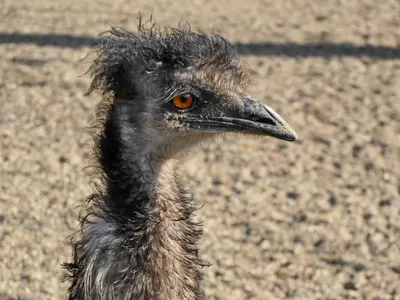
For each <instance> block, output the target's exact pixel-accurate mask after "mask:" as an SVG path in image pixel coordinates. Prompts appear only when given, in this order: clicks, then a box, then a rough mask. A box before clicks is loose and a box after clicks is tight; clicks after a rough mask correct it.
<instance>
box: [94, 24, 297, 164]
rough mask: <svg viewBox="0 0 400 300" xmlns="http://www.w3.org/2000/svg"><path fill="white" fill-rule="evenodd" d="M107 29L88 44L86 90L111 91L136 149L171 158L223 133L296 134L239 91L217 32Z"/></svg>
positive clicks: (241, 77)
mask: <svg viewBox="0 0 400 300" xmlns="http://www.w3.org/2000/svg"><path fill="white" fill-rule="evenodd" d="M108 33H109V34H108V35H107V36H103V37H102V38H101V40H100V42H99V43H98V44H97V46H95V47H96V49H97V55H98V56H97V58H96V59H95V61H94V63H93V65H92V67H91V69H90V70H91V72H92V75H93V76H94V80H93V83H92V86H91V90H93V89H99V90H101V91H102V92H103V93H105V94H107V95H110V96H111V98H112V101H113V102H112V106H111V107H112V110H113V111H114V112H113V114H116V115H118V116H119V121H118V122H117V123H118V124H117V125H118V126H117V127H120V128H121V129H120V131H121V133H125V134H126V138H127V139H129V138H134V139H135V143H136V146H134V145H133V144H132V147H136V150H140V151H144V152H146V153H151V154H152V155H156V156H158V157H171V156H174V155H175V154H176V153H181V152H182V151H183V150H185V149H187V148H188V147H190V146H192V145H194V144H196V143H197V142H199V141H202V140H204V139H206V138H208V137H213V136H215V135H218V134H219V133H227V132H228V133H229V132H235V133H245V134H255V135H267V136H272V137H275V138H279V139H283V140H287V141H294V140H295V139H296V133H295V132H294V131H293V130H292V129H291V128H290V126H289V125H288V124H287V123H286V122H285V121H284V120H283V119H282V118H281V117H280V116H279V115H278V114H277V113H276V112H274V111H273V110H272V109H271V108H270V107H268V106H267V105H265V104H264V103H262V102H260V101H257V100H254V99H253V98H252V97H251V96H249V95H248V94H246V92H245V88H246V85H247V81H248V80H247V74H246V72H245V69H244V67H243V64H242V63H241V62H240V61H239V60H238V58H237V55H236V53H235V51H234V49H233V48H232V46H231V44H230V43H229V42H228V41H227V40H225V39H224V38H222V37H221V36H219V35H216V34H204V33H196V32H192V31H190V30H187V29H181V30H178V29H167V30H166V31H164V32H161V31H159V30H158V29H157V28H156V27H152V28H151V29H144V28H143V27H139V32H138V33H130V32H127V31H125V30H123V29H116V28H112V30H111V31H109V32H108ZM130 134H131V136H130ZM129 136H130V137H129ZM138 145H140V146H138ZM138 147H139V148H140V149H138ZM136 150H135V151H136Z"/></svg>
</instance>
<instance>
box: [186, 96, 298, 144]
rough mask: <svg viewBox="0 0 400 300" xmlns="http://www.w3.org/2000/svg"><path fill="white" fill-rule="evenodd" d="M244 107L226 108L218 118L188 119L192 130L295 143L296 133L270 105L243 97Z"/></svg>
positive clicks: (194, 117) (195, 116) (189, 117)
mask: <svg viewBox="0 0 400 300" xmlns="http://www.w3.org/2000/svg"><path fill="white" fill-rule="evenodd" d="M241 100H242V101H243V106H242V107H240V108H235V109H232V108H226V107H224V108H223V109H222V110H220V111H219V113H218V114H217V116H215V115H214V116H213V115H212V114H211V115H209V116H207V117H201V118H199V117H198V116H197V115H196V114H194V115H191V116H188V117H186V121H187V122H188V124H189V125H190V126H191V128H193V129H195V130H200V131H206V132H240V133H247V134H257V135H268V136H272V137H275V138H278V139H281V140H286V141H295V140H296V139H297V135H296V132H295V131H294V130H293V129H292V128H291V127H290V126H289V124H288V123H286V122H285V121H284V120H283V119H282V117H281V116H279V115H278V114H277V113H276V112H275V111H274V110H273V109H272V108H271V107H269V106H268V105H266V104H264V103H262V102H260V101H257V100H254V99H252V98H250V97H248V96H243V97H242V99H241Z"/></svg>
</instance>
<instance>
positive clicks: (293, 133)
mask: <svg viewBox="0 0 400 300" xmlns="http://www.w3.org/2000/svg"><path fill="white" fill-rule="evenodd" d="M291 138H292V139H291V140H290V142H294V141H296V140H297V138H298V137H297V133H296V131H294V130H293V129H292V130H291Z"/></svg>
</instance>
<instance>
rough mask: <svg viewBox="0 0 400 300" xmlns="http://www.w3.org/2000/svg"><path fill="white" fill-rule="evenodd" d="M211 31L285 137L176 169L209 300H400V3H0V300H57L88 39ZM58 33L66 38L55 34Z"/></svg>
mask: <svg viewBox="0 0 400 300" xmlns="http://www.w3.org/2000/svg"><path fill="white" fill-rule="evenodd" d="M138 10H140V11H142V12H143V13H144V15H145V16H148V15H149V13H150V12H151V11H152V10H153V15H154V19H155V20H156V21H157V22H158V23H159V24H161V25H174V26H176V25H177V23H178V22H179V21H180V20H187V21H189V22H190V23H191V24H192V26H193V27H194V28H196V27H202V28H211V27H213V26H216V27H217V28H219V30H220V31H221V32H222V33H223V34H224V35H225V36H226V37H228V38H229V39H230V40H231V41H232V42H233V43H239V44H238V48H239V51H240V52H241V53H242V54H243V56H242V57H243V59H244V60H245V61H246V62H247V63H248V65H249V68H250V72H251V76H252V79H253V82H252V87H253V88H252V92H253V95H254V96H256V97H257V98H259V99H263V100H264V101H265V102H266V103H268V104H269V105H270V106H272V107H274V108H275V109H276V110H277V111H278V112H279V113H280V114H281V115H282V116H284V118H285V119H287V120H288V122H289V123H290V124H291V125H292V126H293V127H294V128H295V129H296V131H297V132H298V134H299V136H300V139H299V141H298V142H296V143H293V144H289V143H284V142H280V141H278V140H274V139H262V140H259V141H253V140H246V139H243V140H234V139H230V140H226V141H223V142H220V143H218V144H215V145H208V146H204V147H203V148H202V149H201V150H200V151H199V152H198V153H196V154H195V155H193V156H192V157H190V158H189V160H188V161H187V162H186V163H185V164H184V166H182V179H183V180H184V181H186V182H187V184H188V185H189V186H192V187H193V191H194V193H195V195H196V199H197V202H198V203H199V205H204V207H203V208H202V209H201V211H200V212H199V218H200V219H203V220H204V221H205V223H204V230H205V234H204V238H203V241H202V251H201V255H202V257H203V258H204V259H205V260H207V261H209V262H210V263H211V264H212V266H211V267H210V268H208V269H205V270H204V271H205V282H204V287H205V289H206V292H207V295H208V299H232V300H233V299H243V300H244V299H290V298H291V299H400V242H399V241H400V49H399V48H398V46H399V43H400V2H399V1H398V0H386V1H373V0H346V1H339V0H337V1H328V0H325V1H313V0H298V1H294V0H293V1H288V0H282V1H275V0H264V1H228V0H219V1H207V0H193V1H191V3H190V4H189V2H187V3H183V2H179V1H170V0H168V1H167V0H163V1H161V0H159V1H125V0H124V1H122V0H117V1H114V2H113V3H111V1H106V0H102V1H94V0H91V1H82V0H79V1H78V0H70V1H52V0H43V1H31V2H29V1H21V0H3V1H0V20H1V22H0V57H1V59H0V176H1V179H0V299H65V297H66V292H67V284H66V283H62V282H61V278H62V275H63V270H62V269H61V267H60V264H61V263H63V262H65V261H69V260H70V255H71V251H70V248H69V247H68V245H67V244H66V243H65V241H66V238H67V237H68V235H69V234H71V233H72V232H73V231H74V230H75V229H76V226H77V223H76V217H77V214H78V210H77V209H75V207H76V206H77V205H78V204H79V203H81V201H82V200H83V198H84V197H85V196H86V195H88V194H90V192H91V189H90V187H89V185H88V182H89V178H90V177H89V173H88V172H87V171H85V170H83V168H84V166H86V165H87V164H88V158H89V156H90V151H89V147H88V138H89V137H88V134H87V131H86V129H85V127H86V126H87V125H88V124H89V123H88V120H89V118H90V116H91V114H92V112H93V110H94V108H95V106H96V104H97V102H98V101H99V99H100V98H99V96H98V95H95V94H93V95H90V96H87V95H86V91H87V88H88V86H89V83H90V78H88V77H87V76H83V77H82V76H81V75H83V74H84V73H85V71H86V69H87V67H88V66H89V62H90V61H88V60H84V61H81V59H82V58H84V57H85V55H86V54H87V53H88V48H87V45H88V44H90V37H92V36H96V35H97V34H98V33H99V32H101V31H104V30H106V29H108V28H109V27H108V26H109V25H110V24H111V25H121V26H124V27H127V28H130V29H134V28H136V23H137V22H136V15H137V12H138ZM66 35H71V36H66Z"/></svg>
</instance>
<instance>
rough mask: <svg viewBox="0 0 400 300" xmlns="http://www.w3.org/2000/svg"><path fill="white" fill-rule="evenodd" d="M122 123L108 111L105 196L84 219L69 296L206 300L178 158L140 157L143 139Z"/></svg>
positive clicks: (198, 231)
mask: <svg viewBox="0 0 400 300" xmlns="http://www.w3.org/2000/svg"><path fill="white" fill-rule="evenodd" d="M121 118H122V119H121ZM124 120H126V119H124V114H121V113H118V114H114V115H113V111H111V112H110V115H109V119H108V121H107V122H106V124H105V131H104V134H103V135H102V137H101V139H100V144H99V146H100V163H101V165H102V168H103V171H104V175H105V176H104V177H105V182H106V187H105V195H101V196H100V195H97V198H96V197H95V200H96V201H95V204H94V206H93V207H92V209H93V213H92V214H90V215H89V216H88V218H87V219H85V220H84V221H83V224H82V241H81V243H80V244H79V243H77V244H76V247H75V252H76V253H75V262H74V263H75V265H74V266H73V267H71V266H70V268H76V269H78V270H75V272H76V275H75V278H74V282H73V285H72V287H71V289H70V291H71V295H70V299H79V300H81V299H123V300H125V299H126V300H128V299H143V300H171V299H187V300H198V299H202V298H203V295H202V293H201V290H200V281H201V273H200V271H199V269H200V267H202V266H203V264H202V262H201V261H200V260H199V258H198V249H197V243H198V240H199V238H200V235H201V228H200V226H199V225H198V224H196V223H195V222H194V221H193V220H192V212H193V210H194V206H193V204H192V203H191V198H190V197H189V196H188V195H186V194H185V193H184V192H183V190H182V189H181V188H180V187H179V185H178V183H177V181H176V172H175V163H174V160H168V161H161V160H157V159H156V158H154V156H153V155H151V154H148V155H138V153H141V154H143V152H138V151H139V150H140V145H139V144H138V142H140V140H139V141H138V138H139V137H138V136H136V130H135V128H134V126H128V124H127V123H126V122H124Z"/></svg>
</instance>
